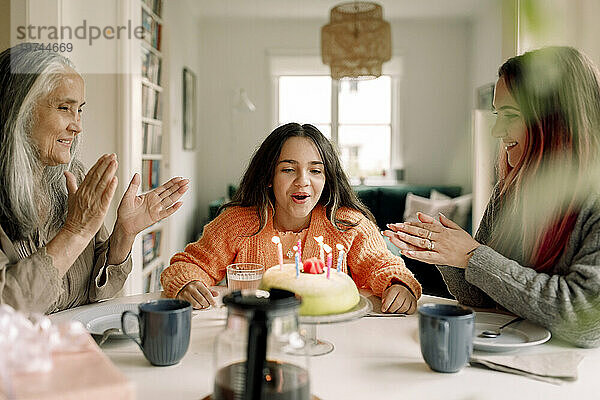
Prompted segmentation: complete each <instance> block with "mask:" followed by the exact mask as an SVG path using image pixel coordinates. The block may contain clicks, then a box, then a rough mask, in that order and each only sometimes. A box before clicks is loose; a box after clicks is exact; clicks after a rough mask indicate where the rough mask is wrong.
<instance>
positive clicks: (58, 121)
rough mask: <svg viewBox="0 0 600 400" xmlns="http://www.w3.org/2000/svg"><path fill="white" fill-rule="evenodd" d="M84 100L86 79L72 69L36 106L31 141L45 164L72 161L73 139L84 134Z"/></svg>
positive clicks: (51, 164)
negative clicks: (82, 114) (82, 119)
mask: <svg viewBox="0 0 600 400" xmlns="http://www.w3.org/2000/svg"><path fill="white" fill-rule="evenodd" d="M83 97H84V87H83V79H82V78H81V76H79V74H77V73H75V71H72V70H71V71H69V72H68V73H65V74H64V75H63V76H62V78H61V80H60V83H59V85H58V86H57V87H56V89H54V90H53V91H52V92H50V94H48V96H46V97H45V98H42V99H41V100H40V101H39V102H38V103H37V105H36V106H35V109H34V111H33V115H34V124H33V129H32V132H31V138H32V139H33V142H34V144H35V146H36V147H37V149H38V152H39V157H40V161H41V163H42V164H43V165H46V166H55V165H59V164H67V163H69V161H70V160H71V145H72V144H73V139H75V136H77V135H78V134H79V133H81V113H82V110H81V107H82V106H83V105H84V100H83Z"/></svg>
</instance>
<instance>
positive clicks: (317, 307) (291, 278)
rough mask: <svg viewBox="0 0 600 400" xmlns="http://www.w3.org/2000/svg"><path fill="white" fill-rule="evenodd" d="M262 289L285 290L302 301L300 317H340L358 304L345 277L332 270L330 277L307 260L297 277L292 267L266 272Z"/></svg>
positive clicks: (319, 265)
mask: <svg viewBox="0 0 600 400" xmlns="http://www.w3.org/2000/svg"><path fill="white" fill-rule="evenodd" d="M260 286H261V289H265V290H268V289H271V288H277V289H284V290H289V291H291V292H294V293H296V294H297V295H299V296H300V297H302V305H301V306H300V311H299V312H300V315H329V314H340V313H344V312H346V311H348V310H350V309H351V308H352V307H354V306H355V305H357V304H358V301H359V300H360V298H359V296H358V289H357V288H356V284H355V283H354V281H353V280H352V278H350V277H349V276H348V275H347V274H345V273H343V272H337V271H336V270H335V269H334V268H332V269H331V271H330V273H329V278H327V271H326V270H325V269H324V268H323V262H321V261H319V260H317V259H309V260H306V261H305V262H304V267H303V270H302V271H300V273H299V274H298V277H296V266H295V265H294V264H283V268H281V267H280V266H279V265H276V266H274V267H271V268H269V269H268V270H266V271H265V273H264V275H263V277H262V281H261V284H260Z"/></svg>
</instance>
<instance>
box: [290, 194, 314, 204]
mask: <svg viewBox="0 0 600 400" xmlns="http://www.w3.org/2000/svg"><path fill="white" fill-rule="evenodd" d="M309 197H310V195H309V194H308V193H294V194H292V199H294V201H295V202H296V203H304V202H305V201H306V199H308V198H309Z"/></svg>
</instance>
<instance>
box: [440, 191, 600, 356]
mask: <svg viewBox="0 0 600 400" xmlns="http://www.w3.org/2000/svg"><path fill="white" fill-rule="evenodd" d="M495 203H496V197H495V196H493V197H492V199H491V200H490V203H489V204H488V206H487V209H486V211H485V213H484V215H483V218H482V220H481V223H480V226H479V229H478V231H477V234H476V235H475V239H476V240H477V241H478V242H479V243H482V244H483V246H480V247H479V248H477V250H475V252H474V253H473V256H472V257H471V259H470V260H469V265H468V266H467V268H466V269H461V268H455V267H449V266H438V269H439V270H440V272H441V273H442V276H443V277H444V280H445V281H446V285H447V286H448V289H449V290H450V293H452V294H453V295H454V297H456V299H457V300H458V301H459V302H460V303H463V304H466V305H470V306H474V307H494V306H496V305H500V306H502V307H504V308H506V309H507V310H509V311H511V312H513V313H515V314H517V315H519V316H521V317H524V318H526V319H528V320H530V321H532V322H534V323H537V324H539V325H541V326H543V327H545V328H547V329H549V330H550V331H551V332H552V334H553V335H554V336H555V337H558V338H561V339H563V340H566V341H568V342H570V343H573V344H575V345H577V346H581V347H597V346H600V196H598V195H593V196H590V197H589V198H588V199H587V201H586V202H585V203H584V205H583V208H582V210H581V212H580V213H579V216H578V217H577V221H576V223H575V227H574V228H573V232H572V233H571V236H570V238H569V241H568V242H567V245H566V247H565V250H564V252H563V254H562V256H561V257H560V258H559V260H558V262H557V263H556V265H554V266H553V267H552V268H551V269H550V270H549V271H548V273H539V272H536V271H535V270H533V269H531V268H529V267H524V266H523V265H521V264H520V262H522V261H521V260H519V258H520V257H519V256H517V257H512V259H511V258H507V257H505V256H503V255H502V254H500V253H498V252H496V251H494V249H492V248H490V247H488V246H486V245H485V244H486V243H487V242H488V240H489V239H490V234H491V232H492V229H493V226H494V219H495V217H496V215H495V214H497V211H496V208H497V207H495Z"/></svg>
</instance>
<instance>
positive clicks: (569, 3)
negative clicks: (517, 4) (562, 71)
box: [519, 0, 600, 65]
mask: <svg viewBox="0 0 600 400" xmlns="http://www.w3.org/2000/svg"><path fill="white" fill-rule="evenodd" d="M531 4H532V5H533V8H532V10H533V11H534V12H533V13H526V12H525V8H524V4H521V8H520V9H519V15H520V20H521V23H520V29H519V52H521V53H522V52H525V51H527V50H531V49H535V48H538V47H542V46H549V45H555V46H556V45H559V46H560V45H562V46H574V47H576V48H578V49H579V50H581V51H583V52H584V53H586V54H587V55H588V56H589V57H590V58H591V59H592V61H593V62H594V63H595V64H596V65H600V42H599V41H598V37H599V36H600V24H598V16H599V15H600V2H599V1H598V0H545V1H544V2H543V3H542V2H541V1H533V2H532V3H531Z"/></svg>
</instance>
